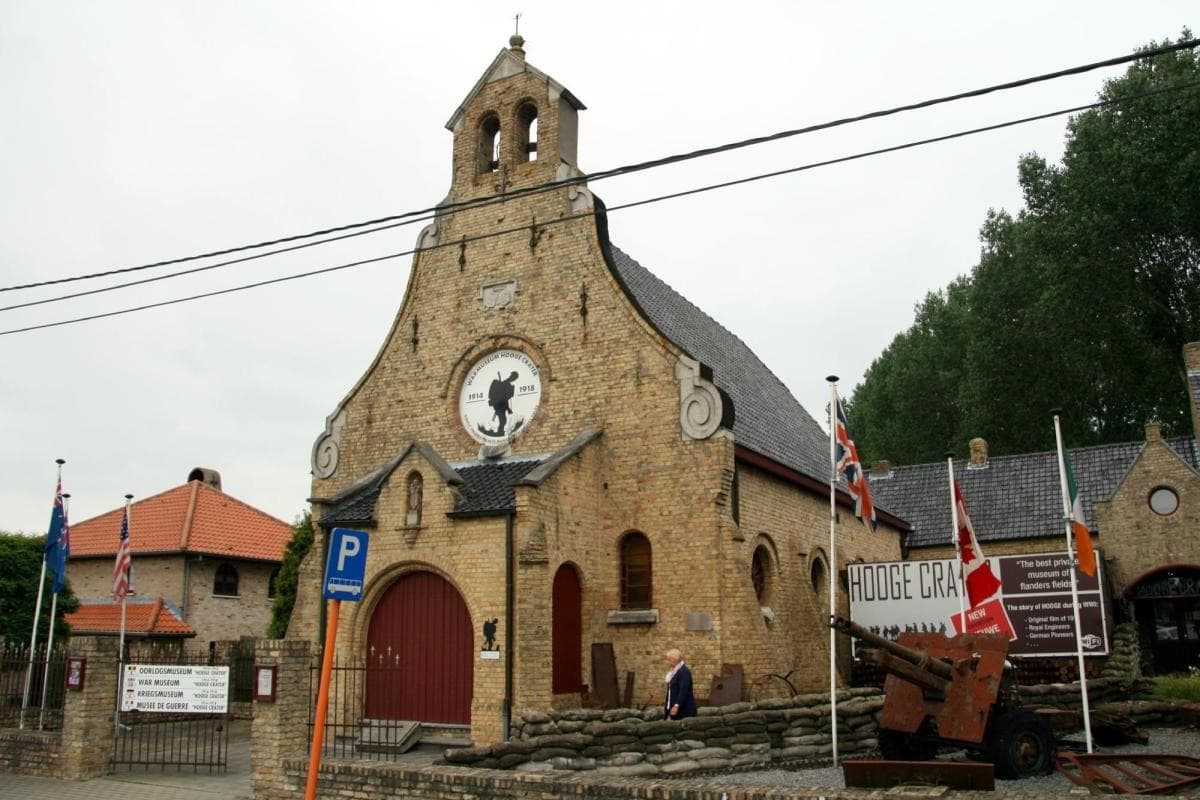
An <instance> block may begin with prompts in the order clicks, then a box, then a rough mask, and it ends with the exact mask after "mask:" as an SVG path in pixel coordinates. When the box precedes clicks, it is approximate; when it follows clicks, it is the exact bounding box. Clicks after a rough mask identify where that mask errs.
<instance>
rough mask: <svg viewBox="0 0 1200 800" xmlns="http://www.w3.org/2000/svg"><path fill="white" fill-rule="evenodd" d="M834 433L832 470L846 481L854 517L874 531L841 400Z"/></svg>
mask: <svg viewBox="0 0 1200 800" xmlns="http://www.w3.org/2000/svg"><path fill="white" fill-rule="evenodd" d="M835 427H836V430H835V432H834V459H835V462H836V463H835V464H834V469H836V470H837V471H838V472H840V473H841V475H842V477H843V478H845V479H846V486H847V487H848V488H849V490H850V497H851V498H853V499H854V516H856V517H858V518H859V519H861V520H862V521H863V524H864V525H866V526H867V529H868V530H872V531H873V530H875V529H876V527H877V524H876V522H875V504H874V503H872V502H871V488H870V486H869V485H868V483H867V476H866V473H864V472H863V468H862V464H861V463H860V462H859V460H858V449H857V448H856V447H855V446H854V440H852V439H851V438H850V425H849V423H847V422H846V410H845V409H844V408H842V399H841V398H840V397H839V398H837V422H836V425H835Z"/></svg>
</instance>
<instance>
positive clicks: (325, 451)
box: [312, 408, 346, 480]
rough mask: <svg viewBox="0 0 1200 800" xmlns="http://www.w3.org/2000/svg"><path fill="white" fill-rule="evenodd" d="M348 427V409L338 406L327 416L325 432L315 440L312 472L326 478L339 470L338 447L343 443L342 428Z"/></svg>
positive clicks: (318, 476)
mask: <svg viewBox="0 0 1200 800" xmlns="http://www.w3.org/2000/svg"><path fill="white" fill-rule="evenodd" d="M344 427H346V409H344V408H336V409H334V411H333V413H332V414H330V415H329V416H328V417H326V418H325V432H324V433H322V434H321V435H320V436H318V437H317V441H315V442H313V451H312V474H313V475H314V476H316V477H317V478H320V479H322V480H324V479H325V478H328V477H329V476H331V475H333V473H335V472H337V465H338V448H339V446H340V445H341V443H342V428H344Z"/></svg>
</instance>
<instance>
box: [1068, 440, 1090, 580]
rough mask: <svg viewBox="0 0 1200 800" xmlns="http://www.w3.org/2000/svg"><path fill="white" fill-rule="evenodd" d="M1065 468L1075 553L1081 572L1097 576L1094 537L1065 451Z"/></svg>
mask: <svg viewBox="0 0 1200 800" xmlns="http://www.w3.org/2000/svg"><path fill="white" fill-rule="evenodd" d="M1063 466H1064V467H1066V470H1067V490H1068V491H1069V492H1070V493H1071V534H1072V535H1073V536H1074V537H1075V552H1076V553H1078V554H1079V570H1080V571H1081V572H1085V573H1087V574H1088V575H1095V574H1096V551H1095V550H1093V549H1092V537H1091V534H1089V533H1088V527H1087V523H1085V522H1084V519H1085V517H1084V516H1083V500H1082V499H1081V498H1080V497H1079V487H1078V485H1076V483H1075V473H1074V472H1072V471H1071V459H1070V458H1069V457H1068V456H1067V453H1066V451H1065V450H1064V451H1063Z"/></svg>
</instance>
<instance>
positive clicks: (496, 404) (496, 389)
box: [479, 371, 523, 436]
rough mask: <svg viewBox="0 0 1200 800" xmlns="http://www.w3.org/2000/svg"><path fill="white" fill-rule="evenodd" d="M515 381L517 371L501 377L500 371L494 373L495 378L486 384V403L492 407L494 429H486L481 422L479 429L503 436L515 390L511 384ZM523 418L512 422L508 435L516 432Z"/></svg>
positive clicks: (492, 434)
mask: <svg viewBox="0 0 1200 800" xmlns="http://www.w3.org/2000/svg"><path fill="white" fill-rule="evenodd" d="M516 382H517V373H516V371H513V373H512V374H511V375H509V376H508V377H507V378H501V377H500V373H498V372H497V373H496V380H494V381H492V383H491V385H490V386H488V399H487V401H488V405H489V406H491V407H492V416H494V417H495V418H496V422H497V425H496V428H495V430H488V429H487V428H486V427H484V426H483V425H482V424H480V425H479V431H480V432H481V433H483V434H485V435H487V436H504V435H505V428H507V427H508V415H509V414H511V413H512V406H511V405H509V402H510V401H511V400H512V398H513V394H515V392H516V387H514V386H513V384H514V383H516ZM522 422H523V420H516V421H515V422H514V423H513V427H512V430H511V431H508V435H512V434H513V433H516V432H517V429H518V428H520V427H521V423H522Z"/></svg>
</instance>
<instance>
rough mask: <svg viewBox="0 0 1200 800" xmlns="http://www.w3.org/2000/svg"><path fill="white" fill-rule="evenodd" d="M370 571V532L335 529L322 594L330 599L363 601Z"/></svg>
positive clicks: (331, 538) (332, 534) (331, 536)
mask: <svg viewBox="0 0 1200 800" xmlns="http://www.w3.org/2000/svg"><path fill="white" fill-rule="evenodd" d="M366 573H367V532H366V531H352V530H350V529H349V528H334V529H333V532H332V533H331V534H330V536H329V558H328V559H326V561H325V580H324V581H323V583H322V586H323V590H322V594H323V595H324V596H325V599H326V600H350V601H355V600H361V599H362V589H363V577H364V576H365V575H366Z"/></svg>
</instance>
